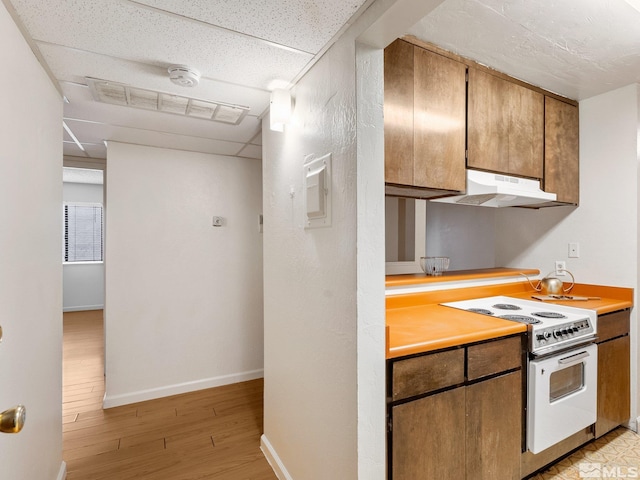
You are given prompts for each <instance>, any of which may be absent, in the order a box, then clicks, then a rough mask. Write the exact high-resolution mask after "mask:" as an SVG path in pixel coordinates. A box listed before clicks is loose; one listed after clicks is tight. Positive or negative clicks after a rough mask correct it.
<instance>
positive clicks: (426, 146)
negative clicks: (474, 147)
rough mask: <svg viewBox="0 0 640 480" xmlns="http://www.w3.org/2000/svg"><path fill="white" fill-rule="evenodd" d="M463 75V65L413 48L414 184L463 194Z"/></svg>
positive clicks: (464, 71) (464, 121) (464, 117)
mask: <svg viewBox="0 0 640 480" xmlns="http://www.w3.org/2000/svg"><path fill="white" fill-rule="evenodd" d="M466 74H467V68H466V66H465V65H463V64H462V63H459V62H456V61H454V60H451V59H449V58H446V57H443V56H442V55H438V54H436V53H433V52H429V51H428V50H423V49H421V48H418V47H415V49H414V83H413V85H414V112H413V124H414V137H413V138H414V164H413V179H414V185H417V186H420V187H431V188H440V189H443V190H453V191H463V190H465V188H466V178H465V150H466V145H465V133H466V127H467V125H466Z"/></svg>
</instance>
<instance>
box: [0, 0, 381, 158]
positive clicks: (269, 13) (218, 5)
mask: <svg viewBox="0 0 640 480" xmlns="http://www.w3.org/2000/svg"><path fill="white" fill-rule="evenodd" d="M3 1H4V2H5V4H8V5H9V6H12V7H13V9H14V10H15V13H16V15H17V17H18V21H19V22H20V23H21V24H22V25H23V26H24V28H25V30H26V31H27V34H28V36H29V37H31V39H32V40H33V42H34V44H35V46H36V48H37V49H38V50H39V51H40V53H41V55H42V57H43V59H44V61H45V63H46V64H47V66H48V67H49V69H50V70H51V72H52V74H53V76H54V77H55V78H56V79H57V80H58V82H59V83H60V85H61V88H62V90H63V92H64V95H65V97H66V98H67V99H68V100H69V103H68V104H66V105H65V110H64V117H65V122H66V123H67V125H68V126H69V127H70V128H71V129H72V130H73V128H74V126H77V125H78V124H81V123H90V124H91V125H92V128H90V129H84V130H90V131H91V137H90V138H89V137H88V138H86V139H85V138H83V135H82V133H76V136H77V137H78V139H79V140H80V142H81V143H83V144H85V142H86V144H87V146H88V147H90V148H87V149H86V152H82V151H80V150H79V149H78V148H77V147H76V146H75V144H74V143H73V142H70V141H69V139H68V138H67V139H65V141H64V147H65V148H64V152H65V154H66V155H78V156H94V155H98V156H100V157H102V158H104V157H105V156H106V148H105V147H104V142H103V140H118V141H131V139H134V141H135V143H146V144H149V145H155V144H156V143H154V142H157V141H158V139H162V140H163V142H162V146H166V145H165V144H166V143H167V142H166V141H164V140H166V138H167V136H169V137H171V135H173V136H174V137H176V138H177V137H182V138H181V140H180V142H179V145H180V146H179V147H178V146H176V147H175V148H185V149H188V150H194V151H204V152H206V153H220V154H232V155H246V156H249V157H251V158H255V157H257V158H260V156H261V154H260V152H259V149H257V148H255V147H256V141H255V137H256V135H258V134H259V132H260V121H259V119H260V117H261V116H262V115H263V114H264V113H265V111H266V110H267V109H268V105H269V93H270V91H271V90H273V89H274V88H278V87H287V86H289V85H290V84H291V82H293V81H295V79H296V78H297V77H299V76H300V75H301V74H302V73H303V72H304V71H305V70H306V69H308V68H309V66H310V65H311V64H313V62H314V61H315V59H317V58H319V56H321V55H322V53H323V52H324V51H325V50H326V49H327V48H328V46H329V45H330V44H331V43H332V41H333V40H334V39H335V38H336V37H337V36H338V35H339V33H340V32H341V31H342V30H343V29H344V28H346V25H348V24H349V23H350V22H351V21H353V20H354V19H355V18H356V17H357V16H358V15H359V14H360V13H361V12H362V11H364V10H365V9H366V8H367V6H368V5H369V4H371V3H372V2H373V0H352V1H344V0H324V1H321V2H318V1H305V2H300V1H297V0H237V1H234V2H229V1H223V0H193V1H190V2H175V1H173V0H141V1H133V0H119V1H113V0H83V1H77V0H51V1H47V2H41V1H40V0H3ZM174 64H183V65H189V66H190V67H193V68H195V69H197V70H199V71H200V72H201V73H202V79H201V82H200V85H198V86H197V87H195V88H192V89H186V88H184V87H180V86H176V85H174V84H172V83H171V82H170V81H169V79H168V75H167V67H168V66H170V65H174ZM85 77H94V78H100V79H105V80H108V81H113V82H118V83H122V84H127V85H130V86H132V87H137V88H142V89H148V90H158V91H162V92H166V93H169V94H173V95H181V96H189V97H194V98H198V99H201V100H205V101H211V102H223V103H228V104H237V105H246V106H248V107H249V109H250V110H249V113H248V115H247V116H246V117H245V118H244V119H243V120H242V122H240V125H238V126H237V127H232V128H234V129H237V131H236V132H235V133H234V134H230V132H229V126H228V125H224V124H214V123H212V122H211V121H208V122H202V121H201V120H193V119H189V118H181V117H178V116H175V115H168V114H164V113H157V112H140V113H138V114H135V115H134V114H132V113H131V110H132V109H125V110H127V113H126V114H121V113H119V112H117V110H118V109H122V107H113V108H104V105H102V106H98V105H100V104H97V103H96V102H93V101H91V100H88V99H87V96H86V94H85V93H82V92H81V90H83V89H87V87H86V86H85V85H86V80H85ZM87 90H88V89H87ZM157 117H160V118H161V120H159V119H158V118H157ZM193 122H201V123H205V124H206V129H204V128H198V129H197V130H198V133H197V134H196V135H186V136H185V135H184V131H185V130H187V127H185V125H193ZM247 125H249V127H247ZM80 130H83V129H80ZM98 130H102V131H103V136H102V137H100V134H99V133H98V132H97V131H98ZM98 139H99V140H100V141H97V140H98ZM169 143H170V142H169ZM158 146H160V145H158ZM216 146H222V148H220V149H217V147H216ZM229 152H231V153H229Z"/></svg>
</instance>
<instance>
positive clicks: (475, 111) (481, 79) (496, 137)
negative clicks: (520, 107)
mask: <svg viewBox="0 0 640 480" xmlns="http://www.w3.org/2000/svg"><path fill="white" fill-rule="evenodd" d="M506 83H507V82H506V81H505V80H503V79H501V78H498V77H496V76H494V75H489V74H488V73H485V72H483V71H480V70H476V69H473V68H470V69H469V119H468V121H469V123H468V126H467V128H468V135H469V145H468V148H469V158H468V159H467V165H468V166H469V167H472V168H477V169H480V170H489V171H494V172H503V173H507V172H508V171H509V102H508V97H507V96H506V95H504V93H503V91H504V89H505V88H506Z"/></svg>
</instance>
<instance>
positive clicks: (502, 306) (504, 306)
mask: <svg viewBox="0 0 640 480" xmlns="http://www.w3.org/2000/svg"><path fill="white" fill-rule="evenodd" d="M493 308H497V309H498V310H522V309H521V308H520V307H519V306H517V305H513V304H512V303H497V304H495V305H494V306H493Z"/></svg>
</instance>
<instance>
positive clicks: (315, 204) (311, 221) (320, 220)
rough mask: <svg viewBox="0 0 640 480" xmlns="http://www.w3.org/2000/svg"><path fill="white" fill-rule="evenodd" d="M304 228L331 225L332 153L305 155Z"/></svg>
mask: <svg viewBox="0 0 640 480" xmlns="http://www.w3.org/2000/svg"><path fill="white" fill-rule="evenodd" d="M302 193H303V196H304V209H303V211H304V216H305V217H304V228H319V227H328V226H330V225H331V154H330V153H328V154H326V155H324V156H322V157H320V158H316V157H315V155H308V156H307V157H305V162H304V166H303V188H302Z"/></svg>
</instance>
